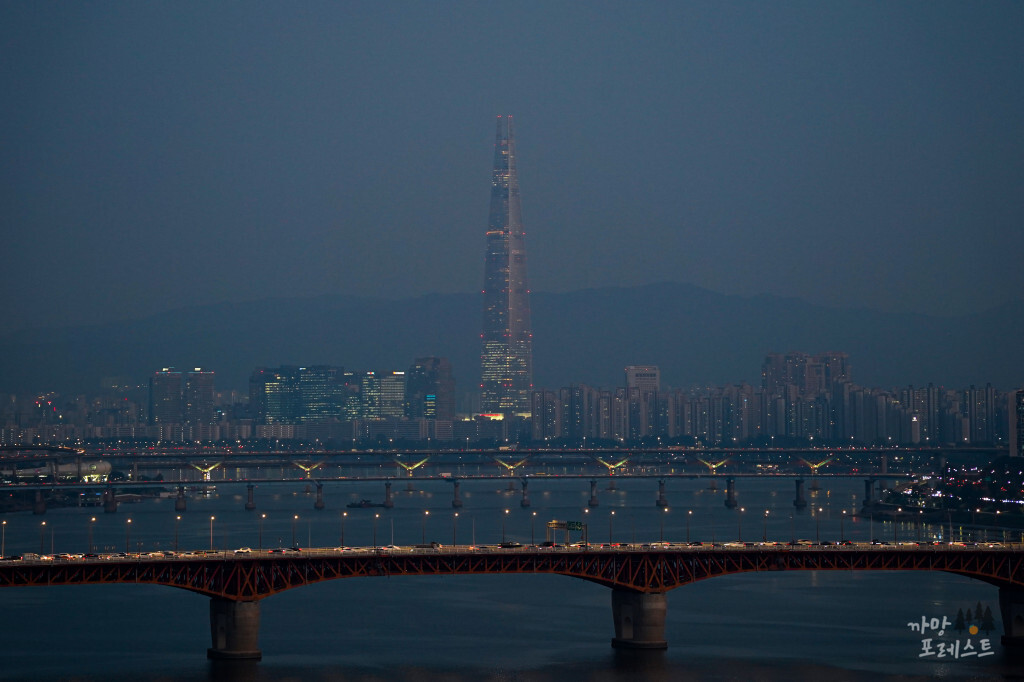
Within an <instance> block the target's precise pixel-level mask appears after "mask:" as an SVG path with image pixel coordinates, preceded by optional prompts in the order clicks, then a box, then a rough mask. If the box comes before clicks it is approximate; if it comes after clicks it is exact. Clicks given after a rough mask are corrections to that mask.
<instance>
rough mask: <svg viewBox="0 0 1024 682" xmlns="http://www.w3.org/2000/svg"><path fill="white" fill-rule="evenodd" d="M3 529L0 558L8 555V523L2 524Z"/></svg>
mask: <svg viewBox="0 0 1024 682" xmlns="http://www.w3.org/2000/svg"><path fill="white" fill-rule="evenodd" d="M0 526H2V527H3V531H2V534H0V557H2V556H4V555H6V554H7V521H6V520H4V521H3V522H2V523H0Z"/></svg>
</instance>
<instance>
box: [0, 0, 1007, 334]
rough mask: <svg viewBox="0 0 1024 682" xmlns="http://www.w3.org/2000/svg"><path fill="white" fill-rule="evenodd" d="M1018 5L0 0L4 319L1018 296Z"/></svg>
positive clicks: (29, 321)
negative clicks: (465, 298)
mask: <svg viewBox="0 0 1024 682" xmlns="http://www.w3.org/2000/svg"><path fill="white" fill-rule="evenodd" d="M1022 36H1024V3H1020V2H997V1H991V2H982V3H977V2H961V3H949V2H936V1H932V0H929V1H927V2H820V1H819V0H815V1H813V2H806V3H802V2H731V3H730V2H718V1H715V2H706V3H705V2H664V3H661V2H641V3H633V2H550V1H544V2H460V3H451V2H426V1H424V2H381V3H377V2H369V1H367V2H325V3H318V2H257V1H246V2H212V3H211V2H206V1H203V2H180V1H176V2H167V3H160V2H137V1H135V0H132V1H131V2H39V1H29V2H19V1H15V0H6V1H5V2H3V3H0V49H2V53H0V92H2V93H3V96H2V97H0V117H2V127H0V131H2V132H0V145H2V146H0V227H2V236H3V250H2V253H3V255H4V258H3V267H2V268H0V287H2V292H3V299H2V303H0V306H2V308H0V313H2V314H0V320H2V321H3V322H0V325H2V326H0V331H3V330H4V329H7V330H11V329H17V328H22V327H26V326H35V325H39V324H63V323H79V322H84V321H90V320H105V319H116V318H122V317H138V316H144V315H148V314H152V313H157V312H161V311H165V310H169V309H173V308H179V307H184V306H189V305H194V304H205V303H213V302H220V301H240V300H253V299H262V298H268V297H295V296H298V297H305V296H313V295H319V294H325V293H339V292H340V293H350V294H356V295H378V296H384V297H390V298H400V297H408V296H414V295H417V294H419V293H425V292H456V291H457V292H469V291H475V290H478V289H479V288H480V286H481V283H482V279H483V254H484V236H483V233H484V229H485V227H486V223H487V213H488V199H489V182H490V165H491V159H492V145H493V136H494V117H495V115H497V114H506V113H511V114H514V116H515V120H516V131H517V138H518V150H519V176H520V184H521V188H522V197H523V210H524V222H525V225H526V230H527V249H528V254H529V278H530V283H531V288H532V289H533V290H534V291H566V290H572V289H579V288H585V287H594V286H603V285H633V284H641V283H647V282H655V281H663V280H675V281H683V282H692V283H694V284H697V285H699V286H702V287H706V288H709V289H712V290H715V291H720V292H725V293H734V294H743V295H756V294H760V293H769V294H777V295H783V296H792V297H798V298H802V299H806V300H809V301H812V302H816V303H822V304H827V305H832V306H840V307H860V306H867V307H873V308H879V309H884V310H896V311H911V310H916V311H922V312H930V313H949V312H952V313H956V312H965V311H969V310H972V309H981V308H987V307H990V306H992V305H995V304H998V303H1000V302H1003V301H1006V300H1008V299H1010V298H1017V297H1021V296H1022V294H1021V293H1020V292H1022V291H1024V259H1022V254H1024V220H1022V218H1024V39H1022Z"/></svg>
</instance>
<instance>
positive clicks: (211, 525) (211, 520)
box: [210, 516, 216, 550]
mask: <svg viewBox="0 0 1024 682" xmlns="http://www.w3.org/2000/svg"><path fill="white" fill-rule="evenodd" d="M214 518H216V517H214V516H211V517H210V549H211V550H212V549H213V520H214Z"/></svg>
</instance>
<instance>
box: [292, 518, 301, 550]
mask: <svg viewBox="0 0 1024 682" xmlns="http://www.w3.org/2000/svg"><path fill="white" fill-rule="evenodd" d="M298 520H299V515H298V514H296V515H295V516H293V517H292V547H297V546H298V545H297V544H296V543H295V524H296V523H297V522H298Z"/></svg>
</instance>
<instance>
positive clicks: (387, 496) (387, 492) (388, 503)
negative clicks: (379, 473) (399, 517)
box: [384, 481, 395, 509]
mask: <svg viewBox="0 0 1024 682" xmlns="http://www.w3.org/2000/svg"><path fill="white" fill-rule="evenodd" d="M394 506H395V503H394V501H393V500H392V499H391V481H384V507H385V508H387V509H391V508H392V507H394Z"/></svg>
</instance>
